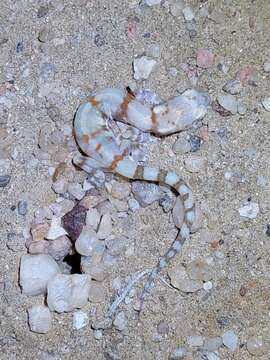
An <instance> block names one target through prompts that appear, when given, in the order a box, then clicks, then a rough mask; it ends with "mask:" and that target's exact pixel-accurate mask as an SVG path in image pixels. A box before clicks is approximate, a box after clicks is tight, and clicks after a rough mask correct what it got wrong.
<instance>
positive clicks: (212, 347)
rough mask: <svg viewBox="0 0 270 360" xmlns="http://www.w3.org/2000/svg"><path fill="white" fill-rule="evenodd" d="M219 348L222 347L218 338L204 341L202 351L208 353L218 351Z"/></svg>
mask: <svg viewBox="0 0 270 360" xmlns="http://www.w3.org/2000/svg"><path fill="white" fill-rule="evenodd" d="M221 346H222V339H221V337H219V336H217V337H212V338H208V339H205V341H204V344H203V348H204V350H206V351H210V352H213V351H216V350H218V349H219V348H220V347H221Z"/></svg>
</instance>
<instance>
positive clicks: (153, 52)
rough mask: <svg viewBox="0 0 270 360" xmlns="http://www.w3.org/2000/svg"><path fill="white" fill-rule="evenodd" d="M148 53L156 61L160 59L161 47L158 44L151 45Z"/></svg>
mask: <svg viewBox="0 0 270 360" xmlns="http://www.w3.org/2000/svg"><path fill="white" fill-rule="evenodd" d="M146 51H147V55H149V56H150V57H153V58H155V59H157V58H159V57H160V46H159V45H158V44H151V45H150V46H149V47H148V48H147V50H146Z"/></svg>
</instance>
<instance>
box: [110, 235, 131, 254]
mask: <svg viewBox="0 0 270 360" xmlns="http://www.w3.org/2000/svg"><path fill="white" fill-rule="evenodd" d="M105 244H106V248H107V249H108V252H109V254H110V255H112V256H117V255H121V254H122V253H123V252H124V251H125V249H126V247H127V244H128V239H127V238H126V237H125V236H119V237H116V238H115V237H112V238H108V239H106V241H105Z"/></svg>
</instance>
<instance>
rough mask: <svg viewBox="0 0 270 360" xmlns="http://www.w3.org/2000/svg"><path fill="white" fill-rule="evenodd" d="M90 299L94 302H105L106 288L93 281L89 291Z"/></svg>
mask: <svg viewBox="0 0 270 360" xmlns="http://www.w3.org/2000/svg"><path fill="white" fill-rule="evenodd" d="M89 301H91V302H93V303H104V301H105V290H104V288H103V286H102V285H100V284H98V283H96V282H94V281H92V282H91V285H90V291H89Z"/></svg>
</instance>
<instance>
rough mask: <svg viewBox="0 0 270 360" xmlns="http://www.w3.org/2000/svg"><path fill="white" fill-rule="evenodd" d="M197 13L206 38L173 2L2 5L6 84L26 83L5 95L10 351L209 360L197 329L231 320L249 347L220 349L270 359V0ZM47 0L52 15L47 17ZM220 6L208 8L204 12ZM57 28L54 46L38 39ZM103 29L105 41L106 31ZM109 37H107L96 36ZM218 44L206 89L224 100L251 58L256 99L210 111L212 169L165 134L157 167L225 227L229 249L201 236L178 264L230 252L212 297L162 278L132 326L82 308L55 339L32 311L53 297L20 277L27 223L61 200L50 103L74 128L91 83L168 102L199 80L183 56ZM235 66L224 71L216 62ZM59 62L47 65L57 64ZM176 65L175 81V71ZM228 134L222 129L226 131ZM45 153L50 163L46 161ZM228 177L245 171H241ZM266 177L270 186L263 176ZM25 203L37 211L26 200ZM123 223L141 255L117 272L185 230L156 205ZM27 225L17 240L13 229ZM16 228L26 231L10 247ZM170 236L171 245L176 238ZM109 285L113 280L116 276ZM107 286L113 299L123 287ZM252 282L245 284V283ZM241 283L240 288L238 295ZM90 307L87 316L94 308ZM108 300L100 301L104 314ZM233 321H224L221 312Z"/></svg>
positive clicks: (247, 89) (144, 261)
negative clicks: (25, 285)
mask: <svg viewBox="0 0 270 360" xmlns="http://www.w3.org/2000/svg"><path fill="white" fill-rule="evenodd" d="M187 4H188V5H190V6H191V7H192V9H193V11H194V14H195V19H196V31H197V34H196V36H195V37H194V38H192V39H191V38H190V36H189V32H188V31H187V24H186V23H185V20H184V18H183V16H182V15H181V16H179V17H175V16H172V15H171V14H170V12H169V5H170V2H169V1H168V2H167V1H165V3H164V4H163V6H160V5H157V6H153V7H142V6H141V7H139V6H138V1H136V0H134V1H133V0H132V1H125V0H120V1H117V0H111V1H108V0H103V1H87V0H77V1H61V0H55V1H51V2H50V3H46V1H44V2H37V1H31V0H17V1H8V0H2V1H1V4H0V19H1V21H0V27H1V31H0V54H1V55H0V69H1V71H0V83H3V82H5V81H9V80H14V89H13V90H12V91H11V92H7V94H4V95H3V96H0V106H1V120H0V125H1V127H2V128H3V129H6V130H7V131H8V134H9V137H10V139H11V142H10V146H9V148H8V150H7V151H2V150H1V151H2V152H1V165H0V170H1V174H10V175H11V181H10V183H9V184H8V185H7V186H6V187H4V188H2V189H0V196H1V217H0V223H1V226H0V234H1V237H0V239H1V243H0V244H1V248H0V251H1V253H0V255H1V271H0V274H1V276H0V289H1V290H0V291H1V315H0V319H1V320H0V321H1V322H0V358H1V359H3V360H4V359H9V360H11V359H42V360H43V359H50V360H53V359H57V360H58V359H82V358H83V359H93V358H95V359H168V357H169V354H170V353H171V351H172V350H173V349H175V348H177V347H179V346H186V347H187V349H188V351H189V355H188V356H189V357H187V359H207V358H204V357H202V355H201V354H200V352H198V351H196V349H195V348H190V347H188V346H187V345H185V344H186V339H187V337H188V336H190V335H203V336H204V337H213V336H220V335H222V334H223V332H224V331H225V330H228V329H232V330H234V332H235V334H237V336H238V338H239V346H238V348H237V350H236V351H234V352H230V351H228V349H226V348H225V347H222V348H220V349H219V358H220V359H226V360H227V359H228V360H229V359H238V360H242V359H243V360H244V359H245V360H247V359H257V358H260V359H264V360H266V359H269V353H268V355H267V353H265V354H264V355H262V356H261V357H259V356H257V355H256V356H252V355H251V354H250V353H249V352H248V351H247V349H246V341H247V339H248V338H249V337H251V336H253V335H256V336H262V337H263V338H264V341H265V342H267V341H268V342H269V340H270V338H269V333H270V332H269V330H270V329H269V310H270V309H269V295H270V292H269V274H270V266H269V237H268V236H267V235H266V225H267V223H268V222H269V210H270V198H269V189H270V188H269V181H270V172H269V165H270V164H269V120H270V115H269V112H266V111H265V110H264V109H263V107H262V105H261V98H262V97H263V96H267V95H268V96H269V75H268V74H267V73H265V72H264V71H263V63H264V61H265V60H266V59H267V58H268V57H269V56H270V53H269V41H270V32H269V26H270V2H269V1H268V0H261V1H251V0H250V1H248V0H239V1H233V0H232V1H229V0H227V1H225V0H224V1H222V0H212V1H188V2H187ZM41 5H48V9H47V10H48V12H47V14H46V15H44V14H42V15H44V16H42V17H40V16H39V17H38V16H37V12H38V9H39V8H40V6H41ZM202 7H207V8H208V17H206V18H203V17H202V16H200V13H199V10H200V8H202ZM130 23H135V24H136V28H137V30H136V33H135V35H134V39H130V38H129V37H128V36H127V29H128V24H130ZM43 28H45V29H48V30H49V31H48V33H47V35H46V34H45V35H46V36H47V38H45V42H40V40H39V39H38V36H39V33H40V30H41V29H43ZM97 35H98V36H97ZM97 44H98V45H97ZM150 44H158V45H159V46H160V49H161V56H160V58H159V59H158V66H157V67H156V68H155V70H154V71H153V72H152V74H151V75H150V77H149V79H147V80H146V81H143V82H137V84H136V83H135V81H134V79H133V70H132V61H133V60H134V58H135V57H136V56H139V55H142V54H143V53H144V52H145V51H146V49H147V48H148V47H149V45H150ZM199 48H208V49H211V50H212V51H213V53H214V54H215V62H214V64H213V65H212V66H211V67H210V68H209V69H207V70H200V72H199V78H198V82H197V87H199V88H201V89H203V90H206V91H208V92H209V94H210V96H211V98H212V100H214V99H215V98H216V96H217V94H218V93H220V92H221V89H222V87H223V85H224V84H225V83H226V81H227V80H229V79H232V78H234V77H235V74H236V72H237V71H238V70H239V69H241V68H242V67H243V66H244V65H250V66H252V68H253V69H254V71H255V75H254V76H255V80H254V81H253V82H252V83H251V84H246V85H245V86H244V88H243V90H242V92H241V94H240V95H239V96H238V97H239V98H241V99H243V101H244V102H245V103H246V105H247V108H248V110H247V112H246V113H245V114H244V115H242V116H240V115H238V114H237V115H234V116H228V117H222V116H220V115H219V114H218V113H217V112H215V111H214V110H211V111H210V112H209V114H208V115H207V116H206V118H205V119H204V120H203V122H204V124H205V125H207V126H208V130H209V140H208V141H206V142H204V143H203V145H202V146H201V148H200V150H198V152H197V153H196V154H197V155H199V156H201V157H203V158H205V159H206V160H207V164H206V166H205V167H203V169H201V171H200V172H199V173H190V172H188V171H187V170H186V168H185V166H184V159H185V156H186V155H184V156H180V155H175V154H173V152H172V150H171V149H172V144H173V143H174V141H175V139H176V138H177V136H176V135H174V136H170V137H166V138H164V139H162V140H161V141H160V142H159V143H158V144H155V145H153V146H152V147H151V148H150V150H149V151H150V160H151V161H150V162H151V163H152V164H155V165H158V166H161V167H162V168H166V169H170V170H174V171H175V172H177V173H178V174H180V175H182V176H183V177H184V178H185V179H186V180H187V181H188V182H189V184H190V186H191V188H192V189H193V191H194V194H195V196H196V199H197V200H198V202H200V203H201V204H202V207H203V209H204V229H208V230H209V231H212V232H213V233H214V234H215V237H216V239H217V242H218V245H216V246H217V247H216V248H215V249H213V247H212V246H211V244H210V245H209V244H205V243H203V242H202V241H201V238H202V237H201V231H199V232H197V233H196V234H194V235H193V236H192V238H191V239H190V241H189V242H188V243H187V244H186V245H185V248H184V250H183V253H182V254H181V256H179V257H178V258H177V259H176V260H175V261H176V263H179V264H185V263H188V262H189V261H190V260H192V259H195V258H200V257H201V258H205V257H207V256H213V252H214V251H215V250H218V251H220V252H222V253H223V254H224V259H223V260H222V261H221V262H220V263H219V265H218V268H217V269H216V272H217V273H218V276H217V278H216V279H215V280H214V281H213V288H212V289H211V291H210V292H205V291H203V290H202V291H199V292H197V293H193V294H186V293H180V292H179V291H177V290H172V289H170V288H168V287H166V286H164V284H162V283H157V285H156V287H155V289H154V290H153V291H152V293H151V295H150V297H149V299H148V301H147V303H146V307H145V311H144V312H143V314H142V315H141V317H140V319H138V318H137V317H136V314H134V311H133V312H132V311H131V310H130V311H129V312H127V315H128V317H129V323H128V328H127V329H126V330H125V331H124V332H119V331H117V330H114V329H109V330H106V331H104V334H103V337H102V338H101V340H96V339H95V338H94V336H93V330H92V329H91V327H90V325H89V326H87V327H85V328H83V329H81V330H79V331H75V330H72V314H71V313H64V314H54V318H53V326H52V329H51V330H50V331H49V332H48V333H47V334H45V335H41V334H36V333H33V332H31V331H30V330H29V326H28V323H27V312H26V310H27V308H28V307H29V306H31V305H33V304H37V303H41V302H42V301H43V297H36V298H31V297H26V296H24V295H22V294H21V290H20V288H19V286H18V269H19V261H20V257H21V255H22V254H23V253H26V249H25V246H24V240H23V237H22V235H21V234H22V233H23V231H25V230H27V229H29V227H30V224H31V222H32V221H33V217H34V212H35V211H36V209H37V208H40V207H43V206H49V205H50V203H52V202H53V201H54V199H55V194H54V192H53V191H52V190H51V183H52V180H51V175H50V174H49V172H48V165H46V164H45V163H46V161H43V162H42V161H41V160H40V158H39V157H38V155H37V154H38V146H37V144H38V134H39V131H40V129H41V127H42V126H44V125H47V126H50V125H51V124H52V120H51V119H50V117H49V116H48V113H47V110H46V104H47V103H48V102H50V103H53V104H54V105H56V106H57V107H58V108H59V109H60V114H61V118H62V120H61V121H62V124H63V125H64V124H67V125H70V124H71V123H72V119H73V116H74V113H75V110H76V107H77V106H78V104H79V103H80V101H81V100H82V99H83V98H84V97H85V96H86V95H88V94H90V93H91V91H92V90H94V89H98V88H102V87H105V86H125V85H131V86H133V87H134V86H135V85H136V87H137V88H139V89H140V88H147V89H151V90H153V91H155V92H157V93H158V94H160V95H161V96H162V98H164V99H166V98H168V97H170V96H172V95H175V94H176V93H177V92H182V91H183V90H185V89H186V88H189V87H191V85H190V81H189V79H188V77H187V76H186V74H185V73H184V72H183V71H182V70H181V68H180V64H181V63H186V62H188V63H190V64H192V65H195V64H196V52H197V50H198V49H199ZM221 59H226V60H228V61H230V64H231V65H230V69H229V72H228V73H226V74H224V73H223V72H221V71H220V70H219V69H218V67H217V65H218V63H219V62H220V60H221ZM45 63H46V64H49V65H47V67H46V66H45V68H44V64H45ZM172 67H175V68H176V69H177V70H178V72H177V74H176V75H175V76H172V75H171V74H170V71H169V69H170V68H172ZM221 133H222V134H223V135H224V134H225V136H223V137H222V136H220V134H221ZM36 159H38V161H37V160H36ZM226 172H233V173H234V175H233V176H232V177H231V178H230V179H229V180H228V179H227V178H226V177H225V174H226ZM258 176H261V177H263V179H264V180H265V183H264V181H263V184H262V182H260V181H258ZM19 200H26V201H27V203H28V212H27V214H26V215H25V216H21V215H19V214H18V211H17V209H16V207H17V203H18V201H19ZM248 200H249V201H252V202H255V203H258V204H259V207H260V212H259V214H258V215H257V217H256V219H253V220H244V219H243V218H241V217H240V216H239V212H238V209H239V208H240V207H241V206H243V205H244V204H245V202H246V201H248ZM119 224H120V225H119V226H120V227H121V229H123V231H124V232H125V233H128V236H129V238H131V239H133V241H134V242H135V245H136V249H135V253H134V255H133V256H131V257H130V258H129V259H125V258H123V259H122V260H121V261H122V262H121V264H120V265H119V267H118V268H117V269H115V270H113V271H114V272H115V273H112V274H110V276H111V277H110V279H113V278H114V277H115V276H116V275H117V276H123V277H124V276H127V275H129V274H131V273H133V272H134V270H143V269H145V268H148V267H150V266H153V264H155V262H156V260H157V258H158V257H159V256H160V255H161V254H162V253H163V252H164V251H165V249H166V248H167V247H168V243H169V242H170V241H171V240H172V239H173V236H174V229H173V223H172V221H171V219H170V218H169V214H164V213H163V212H162V210H161V209H160V208H159V207H158V206H156V205H155V204H154V205H151V206H149V207H147V208H145V209H140V211H139V212H137V213H135V214H132V215H129V217H128V218H127V219H123V220H121V219H120V221H119ZM10 234H15V235H10ZM12 236H15V237H16V239H20V240H19V241H16V242H15V245H13V246H8V244H9V240H10V238H11V237H12ZM168 237H169V240H168ZM106 284H107V283H106ZM107 285H108V289H106V294H107V297H106V302H108V301H109V296H110V295H111V292H112V291H111V289H109V282H108V284H107ZM240 289H241V291H240ZM239 291H240V292H239ZM91 306H92V305H90V304H89V306H88V307H87V308H86V310H85V311H90V309H91ZM105 308H106V304H105V303H104V304H100V309H99V310H98V311H99V313H100V314H102V311H103V310H104V309H105ZM222 317H223V318H226V321H225V324H224V323H222V321H220V319H221V318H222ZM161 321H164V322H165V323H166V324H167V325H168V331H167V332H166V334H163V335H162V336H159V337H157V336H156V334H157V325H158V324H159V323H160V322H161Z"/></svg>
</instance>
